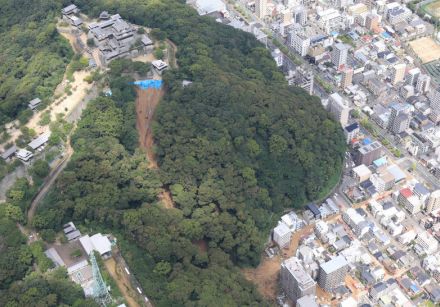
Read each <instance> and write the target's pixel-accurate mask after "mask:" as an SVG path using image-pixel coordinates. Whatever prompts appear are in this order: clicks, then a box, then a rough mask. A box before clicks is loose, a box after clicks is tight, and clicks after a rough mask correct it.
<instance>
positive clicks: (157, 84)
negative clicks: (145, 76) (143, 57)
mask: <svg viewBox="0 0 440 307" xmlns="http://www.w3.org/2000/svg"><path fill="white" fill-rule="evenodd" d="M133 84H134V85H137V86H139V87H140V88H141V89H143V90H147V89H149V88H153V89H157V90H158V89H160V88H161V87H162V80H139V81H135V82H133Z"/></svg>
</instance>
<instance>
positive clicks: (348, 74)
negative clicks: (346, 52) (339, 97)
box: [341, 67, 353, 88]
mask: <svg viewBox="0 0 440 307" xmlns="http://www.w3.org/2000/svg"><path fill="white" fill-rule="evenodd" d="M352 82H353V68H351V67H346V68H344V70H343V71H342V80H341V87H342V88H346V87H349V86H350V85H352Z"/></svg>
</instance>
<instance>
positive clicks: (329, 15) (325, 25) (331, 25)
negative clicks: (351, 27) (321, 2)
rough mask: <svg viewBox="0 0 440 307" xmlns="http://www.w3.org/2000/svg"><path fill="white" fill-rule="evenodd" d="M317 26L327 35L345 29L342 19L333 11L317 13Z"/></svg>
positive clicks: (339, 14) (338, 13) (337, 12)
mask: <svg viewBox="0 0 440 307" xmlns="http://www.w3.org/2000/svg"><path fill="white" fill-rule="evenodd" d="M317 15H318V25H319V27H320V28H321V29H322V30H323V31H324V32H325V33H327V34H330V33H331V32H332V31H339V30H342V29H345V23H344V18H343V16H342V15H341V13H340V12H339V11H338V10H336V9H334V8H329V9H327V10H323V11H318V12H317Z"/></svg>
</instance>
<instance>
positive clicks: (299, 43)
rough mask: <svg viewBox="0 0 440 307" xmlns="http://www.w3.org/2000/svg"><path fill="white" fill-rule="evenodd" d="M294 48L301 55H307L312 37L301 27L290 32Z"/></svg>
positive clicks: (289, 37)
mask: <svg viewBox="0 0 440 307" xmlns="http://www.w3.org/2000/svg"><path fill="white" fill-rule="evenodd" d="M288 40H289V43H290V46H291V47H292V49H293V50H294V51H295V52H296V53H298V54H299V55H301V56H305V55H306V54H307V51H308V50H309V48H310V37H309V36H308V35H307V34H306V33H305V32H304V31H302V30H301V29H294V30H292V31H291V32H290V33H289V34H288Z"/></svg>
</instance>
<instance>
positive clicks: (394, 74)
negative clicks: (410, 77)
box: [391, 63, 406, 85]
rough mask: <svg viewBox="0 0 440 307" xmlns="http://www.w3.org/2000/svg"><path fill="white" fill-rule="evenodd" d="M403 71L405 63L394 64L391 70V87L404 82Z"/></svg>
mask: <svg viewBox="0 0 440 307" xmlns="http://www.w3.org/2000/svg"><path fill="white" fill-rule="evenodd" d="M405 69H406V64H405V63H399V64H396V65H394V66H393V67H392V68H391V83H392V84H393V85H396V84H397V83H399V82H402V81H403V80H404V78H405Z"/></svg>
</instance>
